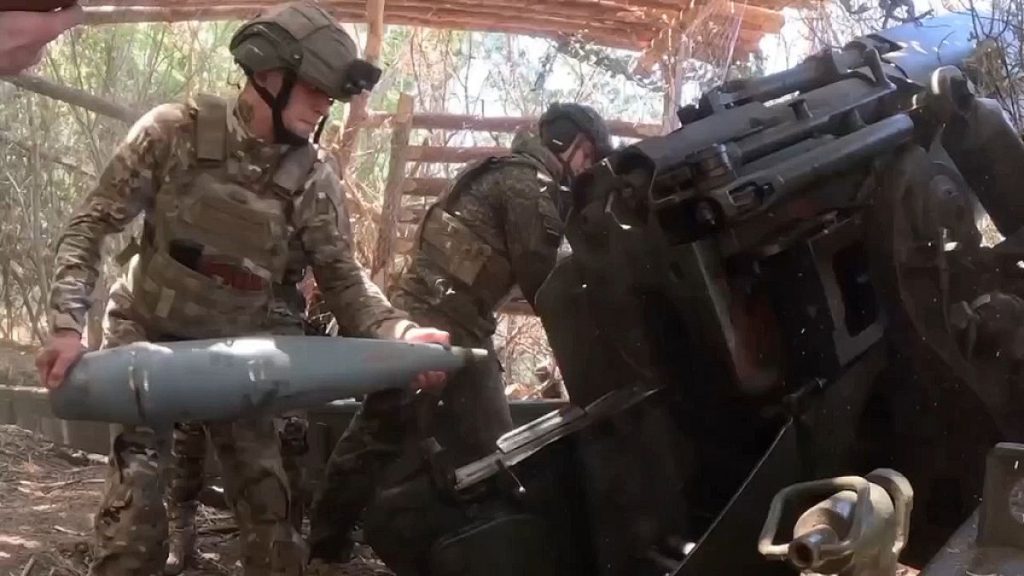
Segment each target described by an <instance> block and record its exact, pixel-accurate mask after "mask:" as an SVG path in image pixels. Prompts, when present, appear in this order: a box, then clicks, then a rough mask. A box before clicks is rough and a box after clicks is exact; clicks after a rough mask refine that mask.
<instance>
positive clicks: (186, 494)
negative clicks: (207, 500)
mask: <svg viewBox="0 0 1024 576" xmlns="http://www.w3.org/2000/svg"><path fill="white" fill-rule="evenodd" d="M274 420H275V422H274V424H275V428H276V429H277V436H278V439H279V442H280V445H281V463H282V465H283V467H284V471H285V475H286V476H287V477H288V489H289V490H290V491H291V507H290V509H289V512H288V518H289V520H290V521H291V522H292V526H294V527H295V530H296V531H299V532H301V531H302V519H303V515H304V510H305V501H306V490H305V485H306V478H305V474H304V470H303V466H302V458H303V457H304V456H305V455H306V453H307V452H308V450H309V446H308V444H307V443H306V431H307V429H308V427H309V422H308V421H307V420H306V418H305V416H303V415H301V414H299V413H295V414H287V415H284V416H281V417H280V418H275V419H274ZM206 440H207V438H206V428H205V427H204V426H203V425H202V423H200V422H182V423H178V424H175V425H174V431H173V435H172V441H171V450H170V452H171V466H170V468H171V469H170V471H169V478H168V489H167V514H168V517H169V518H170V519H171V524H172V526H173V525H174V523H175V520H177V519H180V518H181V517H182V516H184V515H186V514H188V513H189V510H190V509H191V510H195V508H196V507H197V506H198V501H199V494H200V493H201V492H202V491H203V486H204V485H205V479H206V457H207V441H206Z"/></svg>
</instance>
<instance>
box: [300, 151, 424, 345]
mask: <svg viewBox="0 0 1024 576" xmlns="http://www.w3.org/2000/svg"><path fill="white" fill-rule="evenodd" d="M295 218H296V222H295V226H296V228H297V230H298V232H299V235H300V238H301V240H302V245H303V249H304V250H305V252H306V255H307V257H308V258H309V260H310V262H311V263H312V265H313V274H314V276H315V277H316V283H317V286H318V287H319V288H320V293H321V295H322V297H323V301H324V303H325V304H326V305H327V308H328V309H329V310H330V311H331V313H333V314H334V317H335V318H337V320H338V327H339V328H340V330H341V333H342V334H343V335H345V336H354V337H362V338H394V339H397V338H401V337H402V335H403V334H404V333H405V331H406V330H408V329H409V328H413V327H415V326H416V325H415V324H413V323H412V322H410V321H408V320H407V319H406V315H405V314H404V313H402V312H400V311H398V310H396V309H395V308H394V307H393V306H391V303H390V302H388V300H387V298H386V297H385V296H384V294H383V293H382V292H381V291H380V289H379V288H378V287H377V286H376V285H375V284H374V283H373V282H372V281H371V280H370V278H369V276H368V275H367V274H366V271H365V270H363V267H362V266H360V265H359V263H358V262H356V259H355V256H354V254H353V250H352V227H351V223H350V222H349V219H348V212H347V211H346V210H345V202H344V191H343V190H342V187H341V182H340V180H339V179H338V176H337V172H336V171H335V169H334V168H333V166H332V165H331V164H329V163H326V162H324V163H320V164H319V165H318V166H317V168H316V170H315V171H314V173H313V175H312V177H311V178H310V180H309V182H308V183H307V184H306V190H305V192H304V193H303V194H302V195H301V196H300V197H299V200H298V204H297V206H296V209H295Z"/></svg>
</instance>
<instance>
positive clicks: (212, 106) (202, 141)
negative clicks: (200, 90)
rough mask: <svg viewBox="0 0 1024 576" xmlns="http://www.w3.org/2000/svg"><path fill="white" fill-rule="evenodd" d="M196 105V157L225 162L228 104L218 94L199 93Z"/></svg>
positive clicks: (195, 101)
mask: <svg viewBox="0 0 1024 576" xmlns="http://www.w3.org/2000/svg"><path fill="white" fill-rule="evenodd" d="M194 103H195V107H196V130H195V138H196V157H197V158H198V159H199V160H206V161H211V162H223V161H224V158H225V155H226V152H225V149H226V145H227V138H228V104H227V101H226V100H224V99H223V98H220V97H218V96H212V95H210V94H199V95H197V96H196V97H195V100H194Z"/></svg>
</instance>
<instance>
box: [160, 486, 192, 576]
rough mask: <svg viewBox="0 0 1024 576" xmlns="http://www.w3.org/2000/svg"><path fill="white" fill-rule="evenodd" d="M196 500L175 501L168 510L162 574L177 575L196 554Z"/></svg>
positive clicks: (190, 562)
mask: <svg viewBox="0 0 1024 576" xmlns="http://www.w3.org/2000/svg"><path fill="white" fill-rule="evenodd" d="M198 509H199V503H198V502H177V503H176V506H174V507H173V508H171V509H170V510H168V521H169V526H168V528H169V535H168V539H167V544H168V550H167V563H166V565H165V567H164V574H167V575H168V576H177V575H178V574H181V573H182V572H183V571H184V570H185V568H186V567H187V566H189V565H190V564H192V563H193V562H194V560H195V556H196V511H197V510H198Z"/></svg>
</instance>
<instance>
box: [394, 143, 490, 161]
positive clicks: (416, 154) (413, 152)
mask: <svg viewBox="0 0 1024 576" xmlns="http://www.w3.org/2000/svg"><path fill="white" fill-rule="evenodd" d="M503 154H508V148H499V147H491V146H470V147H458V146H456V147H446V146H409V151H408V159H409V160H410V161H415V162H423V163H425V164H431V163H437V164H461V163H463V162H472V161H473V160H481V159H483V158H487V157H489V156H501V155H503Z"/></svg>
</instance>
